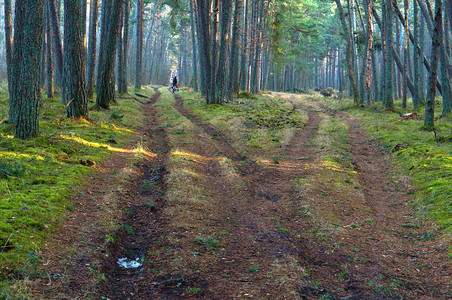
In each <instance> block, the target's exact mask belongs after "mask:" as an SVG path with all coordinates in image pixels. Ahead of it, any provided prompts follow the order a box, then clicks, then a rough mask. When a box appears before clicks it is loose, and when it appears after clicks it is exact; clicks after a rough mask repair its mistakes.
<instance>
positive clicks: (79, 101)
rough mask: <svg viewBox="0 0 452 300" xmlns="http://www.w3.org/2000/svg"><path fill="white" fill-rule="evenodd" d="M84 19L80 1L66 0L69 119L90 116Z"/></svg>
mask: <svg viewBox="0 0 452 300" xmlns="http://www.w3.org/2000/svg"><path fill="white" fill-rule="evenodd" d="M82 19H83V18H82V7H81V6H80V1H79V0H64V60H63V61H64V73H63V104H64V105H65V106H66V117H67V118H79V117H85V116H88V102H87V100H86V93H85V76H86V74H85V59H84V56H85V51H84V50H85V49H84V46H83V44H84V43H83V31H84V26H83V23H82Z"/></svg>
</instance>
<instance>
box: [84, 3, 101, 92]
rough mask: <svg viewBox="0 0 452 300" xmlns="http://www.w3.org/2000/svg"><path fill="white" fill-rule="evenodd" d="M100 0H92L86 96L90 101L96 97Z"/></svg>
mask: <svg viewBox="0 0 452 300" xmlns="http://www.w3.org/2000/svg"><path fill="white" fill-rule="evenodd" d="M98 15H99V0H91V6H90V17H89V29H88V30H89V36H88V52H87V62H86V94H87V97H88V98H89V99H92V98H93V95H94V70H95V67H96V43H97V18H98Z"/></svg>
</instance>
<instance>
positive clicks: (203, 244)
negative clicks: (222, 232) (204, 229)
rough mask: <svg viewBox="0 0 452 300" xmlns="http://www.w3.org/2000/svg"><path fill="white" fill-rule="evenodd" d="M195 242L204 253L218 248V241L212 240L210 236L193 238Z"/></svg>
mask: <svg viewBox="0 0 452 300" xmlns="http://www.w3.org/2000/svg"><path fill="white" fill-rule="evenodd" d="M195 242H196V243H197V244H198V245H199V246H200V248H201V249H203V250H206V251H211V250H212V249H213V248H217V247H218V246H219V242H218V240H216V239H214V238H213V237H211V236H208V237H202V236H197V237H196V238H195Z"/></svg>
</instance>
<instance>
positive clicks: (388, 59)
mask: <svg viewBox="0 0 452 300" xmlns="http://www.w3.org/2000/svg"><path fill="white" fill-rule="evenodd" d="M385 5H386V7H385V8H384V9H385V15H386V18H385V20H386V21H385V26H386V27H385V37H384V38H385V42H386V47H387V48H388V51H386V55H385V58H384V59H385V66H386V70H385V95H384V103H385V107H386V109H388V110H392V109H394V98H393V90H392V87H393V78H392V75H393V64H392V58H393V56H392V52H393V51H391V50H389V49H393V48H394V44H393V36H392V34H393V32H392V11H393V5H392V0H386V1H385Z"/></svg>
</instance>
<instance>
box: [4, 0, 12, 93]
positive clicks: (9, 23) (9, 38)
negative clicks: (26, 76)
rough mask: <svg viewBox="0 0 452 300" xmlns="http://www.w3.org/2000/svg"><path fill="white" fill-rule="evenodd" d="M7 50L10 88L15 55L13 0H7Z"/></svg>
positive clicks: (7, 70)
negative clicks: (12, 62)
mask: <svg viewBox="0 0 452 300" xmlns="http://www.w3.org/2000/svg"><path fill="white" fill-rule="evenodd" d="M4 9H5V52H6V74H7V76H8V88H9V87H11V60H12V57H13V53H12V51H13V49H12V48H13V29H12V27H13V19H12V9H11V0H5V2H4Z"/></svg>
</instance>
